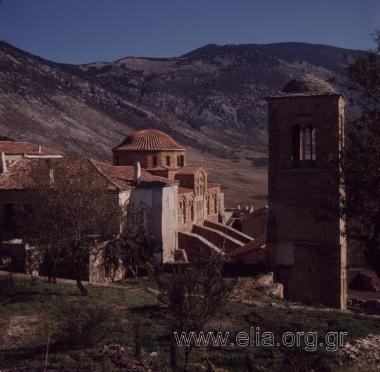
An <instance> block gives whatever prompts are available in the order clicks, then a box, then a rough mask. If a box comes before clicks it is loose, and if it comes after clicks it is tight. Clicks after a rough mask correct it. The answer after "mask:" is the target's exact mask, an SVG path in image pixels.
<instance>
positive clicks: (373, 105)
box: [343, 30, 380, 276]
mask: <svg viewBox="0 0 380 372" xmlns="http://www.w3.org/2000/svg"><path fill="white" fill-rule="evenodd" d="M374 36H375V41H376V48H375V49H374V50H371V51H369V52H367V53H364V54H361V55H359V56H358V57H357V58H356V60H355V61H354V63H352V64H351V65H350V66H349V68H348V73H347V75H348V81H349V88H350V89H351V90H352V92H353V103H354V109H356V110H354V112H356V114H355V115H354V117H353V119H352V121H351V123H350V126H349V127H348V135H347V141H346V149H345V151H344V154H343V171H344V176H345V195H344V198H343V199H344V200H343V201H344V205H343V213H344V214H345V216H346V217H347V220H348V221H349V222H350V223H349V229H348V237H349V238H350V239H354V240H356V241H358V242H360V243H361V245H362V246H363V247H364V255H365V257H366V259H367V261H368V262H369V264H370V265H371V266H372V267H373V269H374V270H375V271H376V273H377V274H378V275H379V276H380V189H379V185H380V30H379V31H376V32H375V35H374Z"/></svg>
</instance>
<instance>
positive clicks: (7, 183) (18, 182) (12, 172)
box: [0, 158, 175, 191]
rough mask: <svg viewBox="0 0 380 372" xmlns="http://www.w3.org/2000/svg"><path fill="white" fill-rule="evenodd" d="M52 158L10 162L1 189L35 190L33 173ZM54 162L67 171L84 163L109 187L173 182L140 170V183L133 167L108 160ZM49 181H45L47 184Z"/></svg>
mask: <svg viewBox="0 0 380 372" xmlns="http://www.w3.org/2000/svg"><path fill="white" fill-rule="evenodd" d="M49 161H52V159H38V158H37V159H29V158H22V159H19V160H17V161H15V162H13V163H12V164H11V165H10V166H9V167H8V170H7V171H6V172H5V173H3V174H1V175H0V190H1V189H2V190H23V189H34V188H36V187H38V186H39V185H40V184H39V183H37V179H36V178H35V174H38V171H40V170H41V169H44V168H46V169H47V167H48V164H49V163H48V162H49ZM54 162H60V164H63V165H64V166H67V169H68V172H69V171H70V169H74V167H76V166H79V165H81V166H83V165H84V166H86V167H88V169H89V170H90V171H94V172H96V174H98V175H99V176H102V177H104V178H105V179H106V181H107V187H108V190H114V191H116V190H130V189H133V188H135V187H139V185H141V186H145V185H147V184H152V183H155V184H160V185H173V184H175V182H174V181H169V180H168V179H166V178H162V177H157V176H153V175H151V174H150V173H149V172H147V171H144V170H142V171H141V178H140V180H139V182H136V181H135V179H134V167H133V166H121V167H120V166H114V165H112V164H109V163H103V162H100V161H97V160H92V159H70V158H58V159H54ZM47 182H48V180H46V184H47Z"/></svg>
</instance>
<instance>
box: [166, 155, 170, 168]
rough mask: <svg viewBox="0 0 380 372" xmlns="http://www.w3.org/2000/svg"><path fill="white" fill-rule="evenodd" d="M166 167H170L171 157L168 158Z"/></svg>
mask: <svg viewBox="0 0 380 372" xmlns="http://www.w3.org/2000/svg"><path fill="white" fill-rule="evenodd" d="M166 165H167V166H168V167H170V156H167V157H166Z"/></svg>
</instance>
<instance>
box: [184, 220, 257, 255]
mask: <svg viewBox="0 0 380 372" xmlns="http://www.w3.org/2000/svg"><path fill="white" fill-rule="evenodd" d="M253 240H254V239H253V238H251V237H250V236H248V235H246V234H243V233H241V232H240V231H238V230H235V229H233V228H231V227H229V226H226V225H223V224H221V223H217V222H212V221H205V222H204V225H198V224H194V225H193V228H192V230H191V232H179V233H178V245H179V248H180V249H182V250H184V251H185V252H186V256H187V260H188V261H189V262H196V261H199V260H200V259H201V257H202V256H204V255H206V254H210V253H211V252H214V253H217V254H219V255H221V256H225V255H226V254H228V253H229V252H232V251H234V250H235V249H239V248H242V247H244V246H245V245H246V244H248V243H249V242H251V241H253Z"/></svg>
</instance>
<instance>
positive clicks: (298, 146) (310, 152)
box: [292, 125, 317, 165]
mask: <svg viewBox="0 0 380 372" xmlns="http://www.w3.org/2000/svg"><path fill="white" fill-rule="evenodd" d="M292 141H293V150H292V160H293V163H294V164H295V165H297V164H301V162H302V164H308V165H313V164H314V162H315V160H316V159H317V153H316V151H317V146H316V144H317V142H316V141H317V139H316V129H315V128H313V127H312V126H310V125H309V126H307V127H306V128H301V127H300V126H299V125H294V126H293V127H292Z"/></svg>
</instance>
